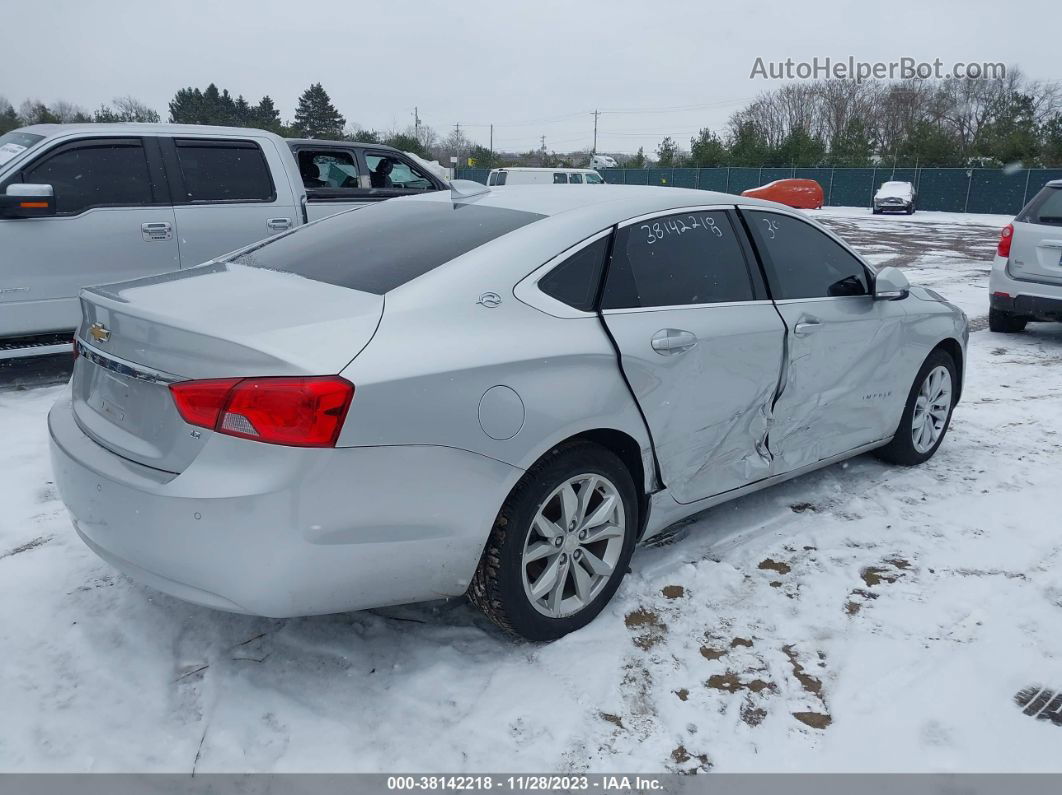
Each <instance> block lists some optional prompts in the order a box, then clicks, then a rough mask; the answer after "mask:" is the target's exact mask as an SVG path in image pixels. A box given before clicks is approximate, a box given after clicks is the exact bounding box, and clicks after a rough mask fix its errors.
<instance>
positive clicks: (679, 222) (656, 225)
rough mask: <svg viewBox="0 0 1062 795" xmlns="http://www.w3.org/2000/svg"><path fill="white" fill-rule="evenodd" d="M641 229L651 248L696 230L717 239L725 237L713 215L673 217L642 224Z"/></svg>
mask: <svg viewBox="0 0 1062 795" xmlns="http://www.w3.org/2000/svg"><path fill="white" fill-rule="evenodd" d="M639 229H644V230H645V242H646V243H648V244H649V245H650V246H651V245H653V244H654V243H658V242H660V241H661V240H664V239H665V238H668V237H678V236H681V235H684V234H685V233H686V232H692V231H693V230H694V229H700V230H701V231H704V232H709V233H711V234H713V235H715V236H716V237H722V236H723V230H722V229H721V228H720V227H719V226H718V225H717V224H716V222H715V218H714V217H712V216H711V215H700V216H698V215H687V216H678V215H672V216H669V217H668V218H665V219H664V220H663V221H653V222H652V223H651V224H642V225H641V226H640V227H639Z"/></svg>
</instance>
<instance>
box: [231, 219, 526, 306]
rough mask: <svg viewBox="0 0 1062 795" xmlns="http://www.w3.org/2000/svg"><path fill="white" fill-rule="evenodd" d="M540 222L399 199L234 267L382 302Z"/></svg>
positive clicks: (247, 255)
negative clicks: (380, 298)
mask: <svg viewBox="0 0 1062 795" xmlns="http://www.w3.org/2000/svg"><path fill="white" fill-rule="evenodd" d="M543 217H544V216H542V215H538V214H537V213H527V212H521V211H518V210H508V209H503V208H500V207H481V206H479V205H475V204H456V205H455V204H453V203H451V202H448V201H445V202H441V201H409V200H403V199H397V200H393V201H388V202H380V203H379V204H375V205H373V206H371V207H365V208H362V209H359V210H351V211H348V212H345V213H340V214H339V215H334V216H332V217H330V218H326V219H324V220H323V221H318V222H316V223H313V224H310V225H309V226H306V227H303V228H301V229H296V230H295V231H294V232H291V233H289V234H287V235H282V236H281V237H277V238H273V239H272V240H270V241H268V242H266V243H263V244H262V245H260V246H258V247H256V248H253V249H251V250H250V251H245V252H244V253H242V254H240V255H238V256H237V257H235V258H233V260H232V261H233V262H236V263H238V264H240V265H250V266H252V267H256V268H267V269H269V270H275V271H281V272H284V273H295V274H298V275H299V276H305V277H306V278H308V279H314V280H315V281H319V282H326V283H328V284H334V285H337V286H339V287H349V288H350V289H352V290H361V291H362V292H367V293H376V294H377V295H382V294H383V293H386V292H387V291H388V290H393V289H394V288H396V287H399V286H401V285H403V284H405V283H406V282H408V281H411V280H413V279H416V278H417V277H418V276H422V275H423V274H425V273H427V272H428V271H431V270H433V269H435V268H437V267H439V266H440V265H442V264H443V263H446V262H449V261H450V260H452V259H454V258H456V257H459V256H461V255H462V254H465V253H467V252H469V251H471V250H472V249H474V248H478V247H479V246H482V245H483V244H484V243H488V242H490V241H491V240H494V239H495V238H498V237H501V236H502V235H506V234H508V233H509V232H512V231H513V230H516V229H519V228H520V227H522V226H526V225H527V224H530V223H532V222H533V221H537V220H539V219H540V218H543Z"/></svg>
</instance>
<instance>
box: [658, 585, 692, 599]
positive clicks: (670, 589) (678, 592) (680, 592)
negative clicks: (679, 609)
mask: <svg viewBox="0 0 1062 795" xmlns="http://www.w3.org/2000/svg"><path fill="white" fill-rule="evenodd" d="M661 593H662V594H663V595H664V598H665V599H681V598H682V597H683V596H685V595H686V589H685V588H683V587H682V586H681V585H665V586H664V587H663V589H662V590H661Z"/></svg>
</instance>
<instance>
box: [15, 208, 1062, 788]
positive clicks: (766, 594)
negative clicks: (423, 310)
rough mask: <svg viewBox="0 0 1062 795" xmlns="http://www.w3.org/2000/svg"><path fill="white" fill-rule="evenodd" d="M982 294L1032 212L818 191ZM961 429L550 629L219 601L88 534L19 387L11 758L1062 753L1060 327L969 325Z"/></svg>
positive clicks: (416, 762)
mask: <svg viewBox="0 0 1062 795" xmlns="http://www.w3.org/2000/svg"><path fill="white" fill-rule="evenodd" d="M816 217H821V218H823V219H824V220H825V221H826V222H827V223H829V224H830V225H831V226H833V227H834V228H836V229H838V230H839V231H841V233H842V234H845V235H846V236H850V237H851V238H852V239H853V240H854V241H855V242H856V244H857V245H858V247H860V248H862V249H863V250H864V251H866V252H867V253H868V254H869V255H870V256H871V258H872V259H874V261H875V262H894V263H895V264H899V265H901V266H902V267H904V268H905V269H906V271H907V272H908V274H909V275H910V277H911V278H912V280H915V281H922V282H924V283H927V284H931V285H932V286H934V287H935V288H936V289H938V290H939V291H940V292H942V293H944V294H945V295H949V296H954V297H955V298H956V300H957V301H958V303H960V304H961V305H963V306H964V308H965V309H966V311H967V312H968V313H969V314H970V316H971V318H975V319H976V318H980V317H983V316H984V315H985V313H986V308H985V307H986V304H987V294H986V283H987V269H988V259H989V257H990V256H991V253H992V251H993V249H994V245H995V243H994V241H995V237H996V234H997V232H998V228H999V227H1000V226H1002V225H1003V223H1005V222H1006V221H1007V220H1009V219H1002V221H1000V219H995V218H991V219H987V222H986V219H983V218H981V219H970V218H964V217H958V218H957V217H955V216H948V215H946V214H931V213H919V214H917V215H916V216H914V218H913V219H912V218H907V217H899V218H880V217H872V216H870V215H869V213H867V211H865V210H864V211H862V217H860V214H859V213H857V212H855V211H852V212H847V211H837V210H833V209H831V210H828V211H822V212H820V213H817V214H816ZM968 370H969V376H968V378H967V383H966V392H965V395H964V398H963V402H962V403H961V404H960V406H959V408H958V410H957V412H956V415H955V420H954V424H953V426H952V430H951V433H950V434H949V436H948V438H947V440H946V441H945V443H944V445H943V447H942V448H941V450H940V452H939V453H938V455H937V456H936V457H935V458H934V459H933V460H932V461H931V462H929V463H928V464H927V465H925V466H923V467H920V468H916V469H909V470H903V469H893V468H889V467H887V466H885V465H883V464H881V463H880V462H878V461H877V460H876V459H874V458H871V457H867V456H865V457H861V458H858V459H855V460H853V461H851V462H849V463H847V464H844V465H838V466H834V467H831V468H829V469H827V470H824V471H822V472H819V473H816V474H813V475H809V476H806V477H803V478H800V479H798V480H796V481H792V482H790V483H787V484H785V485H783V486H780V487H777V488H775V489H773V490H770V491H767V492H763V493H760V494H758V495H754V496H751V497H748V498H745V499H742V500H740V501H737V502H734V503H731V504H727V505H723V506H720V507H718V508H715V509H713V510H711V511H708V512H706V513H705V514H703V515H702V516H700V517H699V518H698V519H697V520H696V521H694V522H692V523H691V524H690V526H689V535H688V537H686V538H684V539H682V540H680V541H677V542H676V543H674V544H672V545H670V546H667V547H662V548H655V549H644V550H640V551H639V552H638V553H637V554H636V555H635V558H634V562H633V573H632V574H631V575H630V576H629V577H628V578H627V580H626V582H625V584H624V585H623V586H622V587H621V589H620V591H619V593H618V594H617V597H616V599H615V600H614V602H613V604H612V605H611V606H610V607H609V608H607V609H606V610H605V612H604V613H603V614H602V615H601V617H600V618H599V619H598V620H597V621H595V622H594V623H593V624H592V625H591V626H590V627H588V628H587V629H585V630H583V631H581V632H578V633H576V634H575V635H572V636H569V637H567V638H565V639H563V640H561V641H558V642H556V643H552V644H549V645H534V644H524V643H515V642H513V641H511V640H509V639H507V638H505V637H503V636H502V635H500V634H499V633H498V632H496V631H495V630H493V629H492V628H491V627H490V626H488V625H487V623H486V622H485V620H484V619H482V618H481V617H480V616H479V615H478V614H477V613H476V612H475V611H474V610H473V609H471V608H470V607H468V606H467V605H465V604H464V603H463V602H462V601H460V600H454V601H451V602H447V603H434V604H429V605H419V606H411V607H405V608H399V609H390V610H382V611H375V612H371V613H356V614H346V615H336V616H327V617H318V618H306V619H297V620H267V619H257V618H249V617H244V616H235V615H228V614H224V613H217V612H212V611H210V610H206V609H203V608H198V607H194V606H190V605H186V604H183V603H181V602H178V601H176V600H174V599H171V598H169V597H166V596H163V595H161V594H158V593H155V592H152V591H150V590H149V589H147V588H145V587H142V586H140V585H138V584H136V583H134V582H131V581H130V580H128V579H126V578H125V577H123V576H121V575H119V574H117V573H115V572H114V571H112V570H111V569H110V568H109V567H108V566H107V565H106V564H104V563H102V562H101V561H99V560H98V559H96V558H95V556H93V555H92V553H90V552H89V551H88V550H87V549H86V548H85V547H84V545H83V544H82V543H81V542H80V541H79V540H78V539H77V538H76V536H75V535H74V533H73V531H72V530H71V529H70V526H69V523H68V521H67V518H66V516H65V513H64V509H63V506H62V504H61V503H60V502H59V501H58V500H57V499H56V494H55V491H54V488H53V486H52V484H51V482H50V480H51V476H50V472H49V464H48V459H47V449H46V448H47V445H46V432H45V427H44V416H45V413H46V411H47V409H48V407H49V405H50V404H51V403H52V401H53V400H54V399H55V398H56V396H57V395H58V394H60V392H61V391H62V390H63V389H64V387H62V386H40V387H37V388H34V389H29V390H20V391H14V390H8V391H0V472H2V473H3V478H2V481H0V482H2V485H0V495H2V499H3V509H2V512H0V604H2V605H3V618H2V619H0V649H2V650H3V651H2V654H0V770H5V771H13V770H18V771H45V770H47V771H128V770H139V771H143V770H150V771H181V772H188V771H191V770H192V769H193V768H195V769H196V770H198V771H200V772H205V771H244V770H253V771H338V770H343V771H355V770H357V771H379V770H408V771H421V770H448V771H475V770H495V771H497V770H521V771H545V770H591V771H596V772H603V771H609V770H623V771H645V772H649V771H665V770H693V769H702V770H703V769H709V768H711V769H713V770H725V771H750V770H757V771H796V770H800V771H809V770H816V771H864V770H876V771H929V770H932V771H941V770H947V771H1034V770H1054V771H1060V770H1062V754H1059V753H1058V749H1059V747H1060V745H1059V743H1060V741H1062V727H1058V726H1054V725H1052V724H1051V723H1050V722H1048V721H1038V720H1034V719H1032V718H1030V717H1027V716H1025V715H1023V714H1022V712H1021V710H1020V709H1019V708H1018V707H1017V706H1015V704H1014V703H1013V700H1012V699H1013V697H1014V695H1015V694H1016V693H1017V692H1018V691H1019V690H1021V689H1023V688H1025V687H1027V686H1029V685H1033V684H1042V685H1045V686H1049V687H1054V688H1056V689H1057V688H1062V632H1060V627H1062V532H1060V528H1059V520H1058V517H1059V515H1060V514H1062V489H1060V488H1059V487H1058V480H1059V471H1060V469H1062V467H1060V464H1062V455H1060V452H1062V435H1060V432H1062V427H1060V423H1059V419H1060V417H1062V326H1050V325H1039V324H1034V325H1032V326H1030V331H1029V332H1028V333H1026V334H1021V335H1012V336H1004V335H998V334H992V333H991V332H989V331H987V330H981V331H977V332H976V333H974V334H973V335H972V338H971V345H970V360H969V364H968Z"/></svg>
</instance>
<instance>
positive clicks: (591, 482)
mask: <svg viewBox="0 0 1062 795" xmlns="http://www.w3.org/2000/svg"><path fill="white" fill-rule="evenodd" d="M637 505H638V500H637V497H636V495H635V488H634V482H633V481H632V479H631V475H630V473H629V472H628V471H627V468H626V466H624V464H623V462H622V461H620V460H619V458H617V457H616V456H615V455H614V454H613V453H612V452H610V451H609V450H606V449H604V448H602V447H599V446H598V445H595V444H591V443H588V442H578V443H575V444H570V445H562V446H560V447H557V448H555V449H554V450H552V451H550V452H549V453H548V454H547V455H546V456H545V457H544V458H543V459H542V460H540V461H539V462H538V463H537V464H535V466H533V467H532V468H531V469H530V470H528V472H527V474H526V475H524V477H523V478H522V479H521V480H520V482H519V483H518V484H517V485H516V487H515V488H514V489H513V491H512V493H511V494H510V495H509V497H508V499H507V500H506V501H505V504H504V505H503V506H502V509H501V511H500V512H499V513H498V518H497V520H496V521H495V523H494V528H493V530H492V531H491V535H490V538H489V539H488V541H487V546H486V548H485V549H484V551H483V555H482V557H481V558H480V563H479V568H478V569H477V570H476V573H475V576H474V577H473V578H472V582H471V584H470V585H469V587H468V597H469V599H470V600H471V601H472V603H473V604H475V605H476V606H477V607H479V608H480V609H481V610H482V611H483V612H484V613H486V615H487V617H488V618H490V619H491V620H492V621H493V622H494V623H495V624H497V625H498V626H499V627H501V628H502V629H504V630H506V631H507V632H509V633H512V634H514V635H520V636H522V637H524V638H527V639H528V640H553V639H555V638H559V637H562V636H563V635H567V634H568V633H569V632H573V631H575V630H577V629H579V628H581V627H584V626H586V625H587V624H589V623H590V622H591V621H592V620H593V619H594V618H595V617H596V616H597V614H598V613H600V612H601V610H602V609H603V608H604V606H605V605H606V604H608V602H609V600H610V599H611V598H612V595H613V594H614V593H615V592H616V589H617V588H618V587H619V584H620V580H622V579H623V575H624V574H625V573H626V572H627V566H628V564H629V562H630V558H631V554H632V553H633V552H634V542H635V537H636V534H637V529H638V518H637V517H638V511H637Z"/></svg>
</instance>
